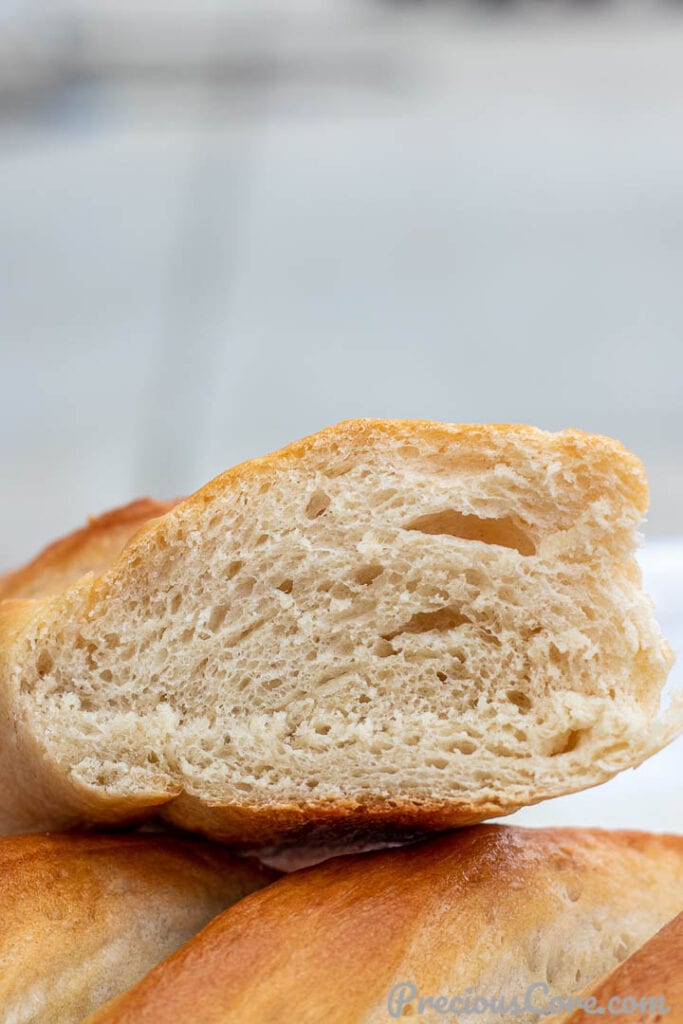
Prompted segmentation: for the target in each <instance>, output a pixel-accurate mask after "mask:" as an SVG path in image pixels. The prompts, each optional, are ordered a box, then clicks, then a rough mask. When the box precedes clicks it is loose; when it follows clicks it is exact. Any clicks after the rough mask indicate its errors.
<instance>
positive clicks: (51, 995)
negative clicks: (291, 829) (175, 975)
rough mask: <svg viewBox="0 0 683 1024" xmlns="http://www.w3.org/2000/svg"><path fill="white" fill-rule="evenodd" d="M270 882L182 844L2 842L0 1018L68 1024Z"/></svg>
mask: <svg viewBox="0 0 683 1024" xmlns="http://www.w3.org/2000/svg"><path fill="white" fill-rule="evenodd" d="M275 877H276V875H275V873H274V872H271V871H269V870H267V869H265V868H263V867H262V866H261V865H259V864H258V863H257V862H255V861H254V862H250V861H245V860H242V861H240V860H239V859H237V858H235V857H231V856H229V855H228V854H227V853H226V852H225V851H223V850H221V848H220V847H211V846H210V845H209V844H208V843H205V842H198V841H192V840H187V839H183V840H179V839H171V838H166V837H163V838H162V837H159V836H153V835H148V836H114V835H89V836H77V835H61V836H52V835H40V836H13V837H9V838H8V837H5V838H2V839H0V901H1V903H2V926H1V928H0V1020H2V1022H3V1024H76V1022H78V1021H81V1020H82V1019H83V1017H84V1016H85V1015H86V1014H89V1013H90V1012H91V1011H93V1010H94V1009H96V1008H97V1007H98V1006H99V1005H101V1004H102V1003H104V1002H106V1001H107V1000H108V999H111V998H112V997H113V996H115V995H116V994H117V993H119V992H121V991H123V990H124V989H126V988H128V987H129V986H130V985H132V984H134V983H135V982H136V981H137V980H138V979H139V978H141V977H142V976H143V975H144V974H145V973H146V971H148V970H149V969H150V968H151V967H153V966H154V964H156V963H158V961H159V960H162V959H163V958H164V957H165V956H168V954H169V953H172V952H173V951H174V950H175V949H177V948H178V946H180V945H182V944H183V942H185V941H186V940H187V939H189V938H190V937H191V936H192V935H194V933H195V932H197V931H198V930H199V929H200V928H201V927H202V926H203V925H204V924H206V922H207V921H209V920H210V919H211V918H212V917H213V916H214V915H215V914H217V913H219V911H221V910H223V909H224V908H225V907H228V906H229V905H230V904H231V903H234V902H235V900H238V899H240V897H242V896H244V895H246V894H247V893H250V892H253V891H254V890H255V889H258V888H260V887H261V886H263V885H265V884H267V882H269V881H272V879H273V878H275Z"/></svg>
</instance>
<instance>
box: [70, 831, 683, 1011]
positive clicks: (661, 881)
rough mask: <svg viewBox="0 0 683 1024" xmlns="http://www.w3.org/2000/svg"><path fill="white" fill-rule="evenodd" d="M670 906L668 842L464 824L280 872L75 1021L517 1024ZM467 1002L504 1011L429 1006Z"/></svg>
mask: <svg viewBox="0 0 683 1024" xmlns="http://www.w3.org/2000/svg"><path fill="white" fill-rule="evenodd" d="M681 908H683V837H680V836H655V835H647V834H645V833H639V832H613V833H609V832H600V831H599V830H590V829H586V830H582V829H537V830H535V829H519V828H511V827H509V826H505V825H479V826H475V827H474V828H471V829H461V830H460V831H457V832H455V833H453V834H451V835H450V836H448V837H446V838H441V839H437V840H435V841H432V842H429V843H422V844H420V845H418V846H413V847H407V848H403V849H400V850H392V851H383V852H381V853H371V854H362V855H360V856H348V857H338V858H336V859H334V860H331V861H327V862H325V863H324V864H320V865H317V866H316V867H312V868H307V869H305V870H303V871H298V872H295V873H294V874H292V875H287V876H286V877H284V878H282V879H280V880H279V881H278V882H275V883H274V884H273V885H271V886H269V887H268V888H267V889H264V890H262V891H261V892H258V893H255V894H254V895H252V896H248V897H247V898H246V899H245V900H242V901H241V902H240V903H238V904H237V905H236V906H234V907H231V908H230V909H229V910H227V911H226V912H225V913H224V914H221V915H220V916H219V917H217V918H216V920H215V921H212V922H211V923H210V924H209V925H207V927H206V928H204V929H203V931H201V932H200V933H199V934H198V935H196V936H195V937H194V938H193V939H191V940H190V942H189V943H188V944H187V945H186V946H184V947H183V949H181V950H179V951H178V952H177V953H175V954H174V955H173V956H171V957H170V958H169V959H168V960H166V961H164V963H162V964H159V966H158V967H156V968H155V969H154V970H153V971H152V972H151V973H150V974H148V975H147V977H146V978H144V979H143V980H142V981H141V982H140V983H139V984H138V985H136V986H135V987H134V988H133V989H131V990H130V991H129V992H126V993H124V994H123V995H121V996H120V997H118V999H116V1000H114V1001H113V1002H112V1003H111V1004H109V1005H108V1006H106V1007H103V1008H102V1009H101V1010H100V1011H99V1012H98V1013H97V1014H95V1016H94V1017H93V1018H92V1021H88V1024H176V1022H178V1021H201V1022H202V1024H235V1022H238V1021H239V1022H240V1024H274V1022H276V1021H296V1024H323V1022H324V1024H389V1022H390V1021H391V1020H393V1019H400V1020H401V1021H406V1020H410V1021H424V1022H425V1024H427V1022H429V1024H435V1022H437V1021H451V1022H452V1021H456V1020H470V1019H472V1020H476V1021H478V1022H480V1024H501V1021H512V1022H515V1024H533V1022H538V1021H539V1020H544V1019H545V1018H544V1017H542V1016H539V1015H538V1014H533V1013H531V1012H529V1011H528V1008H527V1007H526V1006H525V996H526V994H527V992H528V990H529V987H530V986H531V985H537V986H539V988H537V989H535V990H534V991H533V992H531V993H530V996H529V998H530V999H531V1001H532V1005H533V1006H534V1007H536V1008H538V1009H544V1008H547V1007H548V1006H549V1004H550V1000H551V999H552V998H553V997H556V996H562V997H563V998H566V997H568V996H569V995H570V994H571V993H572V992H574V991H576V990H577V989H579V988H581V987H582V986H583V985H584V984H585V983H586V982H588V981H589V980H591V979H593V978H595V977H596V976H598V975H600V974H603V973H604V972H605V971H607V970H611V969H612V968H613V967H614V966H615V965H616V964H618V963H619V961H621V960H623V959H624V958H625V957H627V956H628V955H629V954H630V953H632V952H633V951H634V950H635V949H637V948H638V946H640V945H641V944H642V943H643V942H645V941H646V940H647V939H649V938H650V936H651V935H653V934H654V933H655V932H656V931H657V929H658V928H660V927H661V925H662V924H664V922H665V921H667V920H669V918H671V917H672V916H673V915H674V914H676V913H677V912H678V911H680V910H681ZM540 986H546V988H545V989H543V988H541V987H540ZM468 995H469V997H470V998H471V999H472V1000H473V999H474V998H475V997H482V998H485V999H488V1000H491V999H493V998H496V997H498V998H499V999H500V998H501V997H503V998H505V999H506V1000H507V1006H508V1007H510V1003H511V1001H512V999H513V998H516V999H517V1000H518V1002H519V1012H518V1013H516V1014H515V1013H514V1012H512V1013H508V1015H501V1014H500V1012H498V1013H496V1012H493V1011H491V1012H488V1011H487V1009H486V1008H485V1007H482V1006H481V1005H480V1007H479V1009H480V1011H481V1012H477V1013H476V1015H474V1014H469V1015H467V1014H464V1013H463V1014H462V1015H460V1014H458V1013H456V1012H455V1009H452V1010H451V1011H450V1012H444V1004H443V1003H442V1004H441V1012H437V1010H436V1009H435V1007H434V1001H435V1000H437V999H440V998H442V999H443V998H445V1000H446V1011H447V1009H448V1003H449V1000H450V999H455V998H458V997H459V998H460V999H461V1004H460V1008H462V1000H464V999H465V998H466V997H467V996H468ZM430 999H431V1000H432V1002H431V1006H430V1003H429V1001H428V1000H430ZM420 1000H424V1001H425V1002H423V1003H422V1004H421V1003H420ZM454 1007H457V1004H454ZM629 1019H630V1018H628V1017H626V1018H623V1020H624V1021H628V1020H629ZM665 1019H666V1018H665Z"/></svg>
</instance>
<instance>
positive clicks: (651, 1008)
mask: <svg viewBox="0 0 683 1024" xmlns="http://www.w3.org/2000/svg"><path fill="white" fill-rule="evenodd" d="M581 996H582V998H583V999H586V998H589V997H591V996H592V997H593V998H594V1000H595V1003H593V1004H591V1005H592V1007H593V1009H594V1010H595V1009H596V1008H599V1007H604V1008H605V1009H606V1010H607V1011H608V1012H609V1006H610V1001H611V1000H615V1001H616V1002H617V1003H618V1005H614V1004H613V1008H614V1010H615V1011H616V1010H618V1009H620V1010H622V1012H625V1011H626V1010H628V1004H627V1006H626V1007H624V1006H623V1003H622V1002H621V1001H622V1000H624V999H627V998H633V999H635V1000H636V1002H637V1003H638V1004H639V1005H638V1006H637V1007H636V1008H635V1010H632V1011H631V1012H630V1013H628V1016H625V1017H622V1018H621V1019H622V1020H627V1021H629V1024H659V1021H661V1020H666V1022H667V1024H681V1022H682V1021H683V914H678V916H677V917H675V918H674V919H673V921H670V922H669V923H668V924H667V925H665V926H664V927H663V928H662V929H661V931H659V932H657V934H656V935H655V936H654V937H653V938H652V939H650V941H649V942H646V943H645V945H644V946H642V947H641V949H639V950H638V951H637V952H636V953H634V954H633V956H630V957H629V958H628V960H625V961H624V962H623V963H622V964H619V966H618V967H616V968H615V969H614V970H613V971H610V973H609V974H608V975H607V976H606V977H604V978H602V979H601V980H600V981H599V982H598V983H597V984H593V985H588V986H587V987H586V988H585V989H584V990H583V992H582V993H581ZM660 997H661V998H662V1003H661V1004H658V1003H657V1000H658V999H659V998H660ZM651 1000H652V1001H653V1002H651ZM595 1016H596V1014H595V1012H593V1013H589V1012H588V1011H587V1010H586V1009H585V1007H584V1008H580V1009H576V1010H574V1011H573V1012H571V1013H567V1014H563V1015H562V1016H560V1017H553V1018H552V1021H550V1024H592V1022H593V1021H594V1020H595ZM616 1019H617V1020H618V1019H619V1018H618V1017H617V1018H616Z"/></svg>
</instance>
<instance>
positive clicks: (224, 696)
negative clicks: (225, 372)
mask: <svg viewBox="0 0 683 1024" xmlns="http://www.w3.org/2000/svg"><path fill="white" fill-rule="evenodd" d="M646 505H647V487H646V482H645V477H644V473H643V469H642V466H641V464H640V463H639V462H638V460H637V459H636V458H635V457H634V456H632V455H630V454H629V453H628V452H626V451H625V450H624V449H623V448H622V446H621V445H620V444H618V443H617V442H615V441H611V440H609V439H607V438H601V437H595V436H590V435H586V434H582V433H579V432H577V431H564V432H562V433H560V434H546V433H543V432H541V431H538V430H535V429H532V428H529V427H517V426H491V425H489V426H454V425H443V424H436V423H429V422H422V421H381V420H360V421H350V422H347V423H342V424H339V425H338V426H336V427H332V428H330V429H328V430H324V431H322V432H321V433H319V434H316V435H314V436H313V437H310V438H307V439H305V440H303V441H300V442H297V443H295V444H293V445H290V446H289V447H288V448H285V449H283V450H282V451H280V452H277V453H275V454H274V455H271V456H268V457H266V458H263V459H256V460H253V461H251V462H247V463H244V464H243V465H241V466H238V467H237V468H235V469H233V470H230V471H228V472H227V473H224V474H223V475H222V476H219V477H217V478H216V479H215V480H214V481H212V482H211V483H210V484H208V485H207V486H206V487H204V488H202V489H201V490H200V491H198V492H197V493H196V494H194V495H193V496H192V497H190V498H188V499H186V500H185V501H182V502H180V503H179V504H177V505H175V507H173V508H172V509H171V510H170V511H169V512H168V513H167V514H166V515H164V516H162V517H161V518H158V519H155V520H154V521H153V522H150V523H149V524H148V525H147V526H145V527H143V528H142V530H141V531H140V532H139V533H138V534H137V535H136V536H135V537H134V538H133V540H132V541H131V542H130V543H129V544H128V545H127V546H126V547H125V548H124V550H123V552H122V553H121V554H120V555H119V556H118V557H117V558H116V559H115V561H114V562H113V564H112V565H111V567H110V568H109V569H107V570H106V571H104V572H102V573H101V574H100V575H99V576H96V577H94V576H92V575H90V576H85V577H83V578H82V579H80V580H79V581H77V582H76V583H73V584H72V585H67V586H65V588H64V589H63V590H62V592H61V593H59V594H57V595H53V596H52V597H47V598H43V599H42V600H33V601H5V602H3V603H2V604H0V626H2V636H3V646H2V650H0V658H1V661H0V679H1V680H2V704H1V705H0V729H1V730H2V731H1V733H0V736H1V738H2V743H1V746H0V775H2V776H3V777H4V785H3V790H4V792H3V794H2V796H0V821H2V823H3V825H4V827H5V829H6V830H9V829H19V828H23V829H31V828H40V827H46V826H50V827H54V826H64V825H65V824H72V823H75V822H82V821H91V822H107V821H116V820H123V819H127V818H134V817H141V816H144V815H145V814H149V813H152V812H153V811H154V810H156V809H159V808H162V813H163V814H164V815H165V816H166V817H168V818H169V819H170V820H172V821H174V822H176V823H177V824H180V825H183V826H187V827H190V828H194V829H197V830H199V831H204V832H205V833H207V834H210V835H214V836H218V837H222V838H224V839H227V840H230V841H231V842H235V843H244V844H247V845H248V844H255V843H257V844H258V843H269V842H275V843H281V842H283V841H301V840H309V841H310V840H311V839H312V840H314V841H315V840H316V839H319V840H321V841H327V840H329V839H330V836H334V835H335V834H344V835H346V834H349V832H351V831H352V832H353V833H354V835H355V837H356V838H357V837H358V835H359V834H360V835H365V834H368V835H374V834H376V833H377V831H378V830H380V831H382V832H383V833H385V834H386V835H387V836H391V835H406V834H411V833H416V832H419V831H420V830H421V829H430V828H446V827H449V826H452V825H457V824H465V823H471V822H473V821H477V820H481V819H483V818H486V817H491V816H494V815H499V814H503V813H508V812H510V811H513V810H515V809H516V808H518V807H520V806H522V805H524V804H528V803H533V802H535V801H538V800H542V799H545V798H547V797H550V796H555V795H557V794H560V793H567V792H571V791H574V790H578V789H582V788H584V787H586V786H592V785H595V784H597V783H599V782H602V781H603V780H605V779H607V778H609V777H610V776H612V775H614V774H615V773H616V772H618V771H621V770H622V769H624V768H627V767H629V766H633V765H635V764H638V763H639V762H640V761H642V760H643V759H644V758H645V757H647V756H648V755H649V754H651V753H652V752H653V751H654V750H656V749H658V748H659V747H660V746H661V745H663V744H664V743H665V742H667V741H668V740H669V739H670V738H671V736H672V735H673V734H674V732H675V730H676V727H677V724H678V721H677V719H676V716H675V715H673V714H672V715H670V716H669V719H668V720H665V721H664V722H662V721H656V718H657V713H658V707H659V701H660V693H661V689H662V686H663V684H664V681H665V678H666V674H667V671H668V668H669V665H670V662H671V655H670V652H669V649H668V647H667V645H666V643H665V641H664V640H663V639H662V637H661V635H660V633H659V631H658V629H657V626H656V623H655V621H654V618H653V612H652V606H651V602H650V600H649V599H648V598H647V597H646V596H645V595H644V594H643V593H642V591H641V589H640V578H639V572H638V568H637V564H636V562H635V559H634V557H633V552H634V548H635V545H636V541H637V534H636V529H637V527H638V525H639V523H640V521H641V519H642V516H643V514H644V512H645V509H646ZM678 720H680V715H678ZM3 721H4V725H3V724H2V723H3Z"/></svg>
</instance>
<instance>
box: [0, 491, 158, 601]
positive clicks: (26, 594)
mask: <svg viewBox="0 0 683 1024" xmlns="http://www.w3.org/2000/svg"><path fill="white" fill-rule="evenodd" d="M174 504H175V502H173V501H154V500H153V499H152V498H139V499H138V500H137V501H131V502H130V503H129V504H128V505H123V506H122V507H121V508H115V509H112V511H111V512H105V513H104V514H103V515H101V516H91V517H90V519H89V520H88V523H87V524H86V525H85V526H83V527H81V528H80V529H79V530H74V531H73V533H70V534H68V536H66V537H62V538H61V539H60V540H57V541H55V542H54V543H53V544H50V545H49V546H48V547H46V548H45V550H44V551H41V553H40V554H39V555H38V556H37V557H36V558H34V559H33V560H32V561H31V562H29V563H28V565H25V566H23V567H22V568H21V569H16V570H15V571H14V572H8V573H5V575H4V576H0V601H4V600H8V599H9V598H34V597H49V596H50V595H52V594H59V593H60V592H61V591H62V590H64V589H65V588H66V587H68V586H69V584H70V583H74V582H75V581H76V580H77V579H80V577H81V576H84V575H85V574H86V573H89V572H92V573H96V574H97V573H101V572H103V571H104V570H105V569H106V568H108V567H109V566H110V565H111V563H112V562H113V561H114V559H115V558H116V556H117V555H119V554H120V553H121V551H122V550H123V548H124V547H125V546H126V544H127V543H128V541H129V540H130V539H131V537H134V536H135V534H136V533H137V532H138V530H139V529H140V527H141V526H143V525H144V524H145V523H147V522H149V520H150V519H154V518H155V517H157V516H162V515H164V514H165V513H166V512H168V511H169V510H170V509H172V508H173V506H174Z"/></svg>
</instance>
